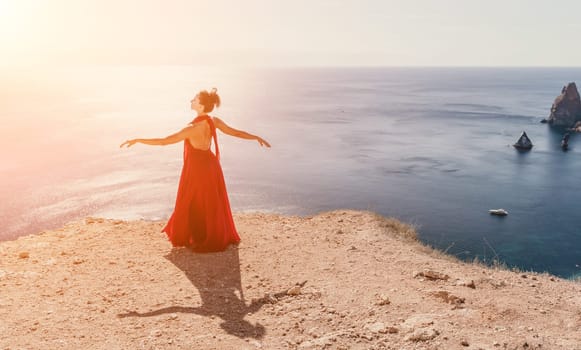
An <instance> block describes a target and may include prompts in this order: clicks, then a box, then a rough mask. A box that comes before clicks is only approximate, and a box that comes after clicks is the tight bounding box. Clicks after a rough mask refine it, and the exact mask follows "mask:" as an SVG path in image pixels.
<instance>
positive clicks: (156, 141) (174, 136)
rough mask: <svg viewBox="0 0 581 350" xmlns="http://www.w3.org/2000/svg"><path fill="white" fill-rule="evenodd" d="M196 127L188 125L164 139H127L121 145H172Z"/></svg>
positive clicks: (184, 137)
mask: <svg viewBox="0 0 581 350" xmlns="http://www.w3.org/2000/svg"><path fill="white" fill-rule="evenodd" d="M193 128H194V126H188V127H186V128H184V129H182V130H180V131H178V132H176V133H175V134H172V135H169V136H166V137H164V138H162V139H133V140H127V141H125V142H123V143H122V144H121V146H119V147H123V146H125V145H127V148H129V147H131V146H133V145H134V144H136V143H143V144H145V145H151V146H165V145H171V144H173V143H178V142H180V141H183V140H185V139H186V138H187V137H188V135H189V134H190V133H191V132H192V129H193Z"/></svg>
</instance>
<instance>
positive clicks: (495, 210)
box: [488, 209, 508, 216]
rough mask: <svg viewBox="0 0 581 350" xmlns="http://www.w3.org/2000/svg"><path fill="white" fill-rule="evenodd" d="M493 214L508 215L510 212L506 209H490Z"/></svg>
mask: <svg viewBox="0 0 581 350" xmlns="http://www.w3.org/2000/svg"><path fill="white" fill-rule="evenodd" d="M488 212H489V213H490V214H491V215H498V216H507V215H508V212H507V211H506V210H504V209H490V210H489V211H488Z"/></svg>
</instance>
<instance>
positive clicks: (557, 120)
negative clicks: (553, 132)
mask: <svg viewBox="0 0 581 350" xmlns="http://www.w3.org/2000/svg"><path fill="white" fill-rule="evenodd" d="M578 121H581V99H580V98H579V91H577V85H575V83H574V82H572V83H569V84H567V85H566V86H563V89H562V90H561V94H560V95H559V96H557V98H555V102H553V105H552V106H551V115H550V116H549V119H548V122H549V124H552V125H555V126H564V127H567V128H570V127H573V126H574V125H575V123H576V122H578Z"/></svg>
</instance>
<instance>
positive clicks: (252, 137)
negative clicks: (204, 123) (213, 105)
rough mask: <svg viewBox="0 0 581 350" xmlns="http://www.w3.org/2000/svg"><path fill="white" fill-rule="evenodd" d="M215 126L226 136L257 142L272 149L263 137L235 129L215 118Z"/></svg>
mask: <svg viewBox="0 0 581 350" xmlns="http://www.w3.org/2000/svg"><path fill="white" fill-rule="evenodd" d="M214 125H216V128H218V129H220V131H222V132H223V133H224V134H227V135H230V136H234V137H239V138H241V139H245V140H256V141H258V143H259V144H260V145H261V146H266V147H270V144H269V143H268V142H266V140H265V139H263V138H262V137H260V136H256V135H252V134H249V133H247V132H246V131H242V130H237V129H234V128H232V127H230V126H228V125H227V124H226V123H224V122H223V121H222V120H221V119H220V118H218V117H214Z"/></svg>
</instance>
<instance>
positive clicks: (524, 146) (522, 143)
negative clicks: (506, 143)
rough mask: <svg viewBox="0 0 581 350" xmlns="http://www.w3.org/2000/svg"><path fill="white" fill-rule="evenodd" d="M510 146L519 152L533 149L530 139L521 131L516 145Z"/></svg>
mask: <svg viewBox="0 0 581 350" xmlns="http://www.w3.org/2000/svg"><path fill="white" fill-rule="evenodd" d="M512 146H513V147H514V148H516V149H520V150H529V149H531V148H533V143H532V142H531V139H529V136H528V135H527V133H526V132H524V131H523V132H522V134H520V137H519V138H518V140H517V141H516V143H515V144H514V145H512Z"/></svg>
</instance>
